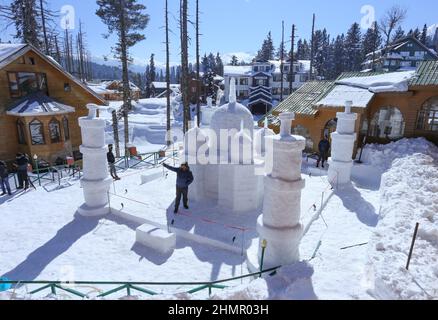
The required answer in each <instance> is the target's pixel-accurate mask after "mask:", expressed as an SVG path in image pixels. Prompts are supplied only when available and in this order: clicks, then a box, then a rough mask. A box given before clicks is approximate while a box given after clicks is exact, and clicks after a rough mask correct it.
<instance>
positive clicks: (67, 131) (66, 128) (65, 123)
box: [62, 117, 70, 141]
mask: <svg viewBox="0 0 438 320" xmlns="http://www.w3.org/2000/svg"><path fill="white" fill-rule="evenodd" d="M62 124H63V127H64V138H65V141H67V140H70V128H69V126H68V119H67V118H66V117H64V119H63V120H62Z"/></svg>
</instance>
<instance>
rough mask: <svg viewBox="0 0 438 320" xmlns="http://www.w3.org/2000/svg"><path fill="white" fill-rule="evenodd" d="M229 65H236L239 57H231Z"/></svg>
mask: <svg viewBox="0 0 438 320" xmlns="http://www.w3.org/2000/svg"><path fill="white" fill-rule="evenodd" d="M230 65H232V66H238V65H239V59H237V57H236V56H235V55H233V56H232V57H231V61H230Z"/></svg>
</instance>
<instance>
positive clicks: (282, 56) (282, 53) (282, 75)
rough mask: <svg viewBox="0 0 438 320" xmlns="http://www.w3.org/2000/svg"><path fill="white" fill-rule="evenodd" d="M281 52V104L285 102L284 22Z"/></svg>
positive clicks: (282, 23) (282, 25)
mask: <svg viewBox="0 0 438 320" xmlns="http://www.w3.org/2000/svg"><path fill="white" fill-rule="evenodd" d="M280 49H281V52H280V74H281V86H280V90H281V92H280V102H281V101H283V90H284V72H283V67H284V66H283V60H284V21H282V22H281V48H280Z"/></svg>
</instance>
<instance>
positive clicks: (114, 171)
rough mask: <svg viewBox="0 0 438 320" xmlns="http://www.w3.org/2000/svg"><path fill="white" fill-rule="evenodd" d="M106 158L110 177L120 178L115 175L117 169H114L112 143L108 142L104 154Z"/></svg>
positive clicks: (114, 160)
mask: <svg viewBox="0 0 438 320" xmlns="http://www.w3.org/2000/svg"><path fill="white" fill-rule="evenodd" d="M106 159H107V160H108V164H109V167H110V174H111V177H113V179H114V180H120V178H119V177H118V176H117V169H116V157H115V156H114V153H113V145H112V144H110V145H109V146H108V153H107V154H106Z"/></svg>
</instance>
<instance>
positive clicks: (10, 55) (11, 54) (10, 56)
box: [0, 43, 108, 105]
mask: <svg viewBox="0 0 438 320" xmlns="http://www.w3.org/2000/svg"><path fill="white" fill-rule="evenodd" d="M31 50H32V51H33V52H35V53H36V54H38V56H39V57H41V59H43V60H44V61H46V62H47V63H48V64H50V65H51V66H52V67H54V68H55V69H57V70H58V71H59V72H61V73H62V74H64V75H65V76H66V77H67V78H69V79H70V80H71V81H73V82H74V83H75V84H77V85H78V86H79V87H81V88H82V89H84V90H85V91H87V92H88V93H89V94H91V95H92V96H93V97H95V98H96V99H97V100H99V101H100V103H102V104H103V105H107V104H108V103H107V102H106V101H105V100H104V99H103V98H102V97H100V96H99V95H98V94H97V93H96V92H94V91H93V90H91V89H90V88H89V87H88V86H87V85H85V84H83V83H82V82H81V81H79V80H78V79H76V78H75V77H74V76H73V75H71V74H70V73H68V72H67V71H66V70H64V69H63V68H62V67H61V66H60V65H59V64H58V63H56V62H55V61H54V59H53V58H50V57H48V56H46V55H45V54H44V53H42V52H41V51H40V50H38V49H37V48H35V47H34V46H32V45H31V44H5V43H2V44H0V53H1V52H3V54H0V69H2V68H4V67H5V66H7V65H8V64H10V63H12V62H14V61H15V60H16V59H18V58H19V57H21V56H22V55H24V54H26V53H27V52H29V51H31Z"/></svg>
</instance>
